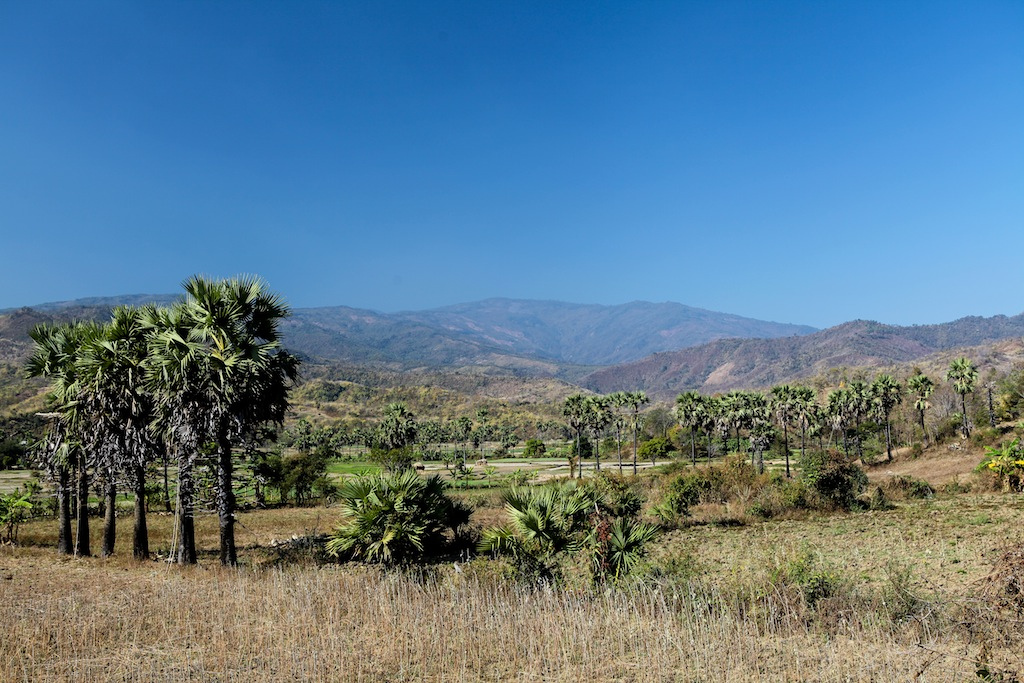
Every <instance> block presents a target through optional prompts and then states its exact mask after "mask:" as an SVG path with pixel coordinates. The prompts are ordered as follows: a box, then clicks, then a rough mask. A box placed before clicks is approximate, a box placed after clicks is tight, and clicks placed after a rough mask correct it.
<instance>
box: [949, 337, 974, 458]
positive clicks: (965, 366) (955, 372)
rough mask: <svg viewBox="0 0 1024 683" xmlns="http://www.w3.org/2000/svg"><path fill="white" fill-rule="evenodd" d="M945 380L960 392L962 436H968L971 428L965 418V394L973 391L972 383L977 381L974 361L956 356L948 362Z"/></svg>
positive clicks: (954, 389)
mask: <svg viewBox="0 0 1024 683" xmlns="http://www.w3.org/2000/svg"><path fill="white" fill-rule="evenodd" d="M946 381H947V382H952V383H953V391H955V392H956V393H958V394H960V405H961V407H962V409H963V426H962V429H963V433H964V438H965V439H967V438H970V436H971V428H970V424H969V422H968V420H967V394H969V393H971V392H972V391H974V385H975V383H976V382H977V381H978V369H977V368H976V367H974V363H972V362H971V361H969V360H968V359H966V358H964V357H962V356H961V357H960V358H957V359H956V360H954V361H953V362H951V363H950V364H949V370H948V371H947V372H946Z"/></svg>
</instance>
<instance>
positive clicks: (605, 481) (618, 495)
mask: <svg viewBox="0 0 1024 683" xmlns="http://www.w3.org/2000/svg"><path fill="white" fill-rule="evenodd" d="M583 485H584V486H585V487H586V488H587V489H589V491H590V495H592V496H593V498H594V500H596V501H597V504H598V506H599V507H600V509H601V510H602V511H603V512H605V513H607V514H609V515H611V516H613V517H636V516H637V515H638V514H639V513H640V508H642V507H643V504H644V497H643V495H642V494H641V493H640V492H639V491H638V490H637V489H636V482H635V480H633V479H632V478H631V479H627V478H625V477H623V476H620V475H617V474H613V473H611V472H606V471H602V472H598V473H597V475H596V476H594V477H591V478H589V479H587V480H585V482H584V484H583Z"/></svg>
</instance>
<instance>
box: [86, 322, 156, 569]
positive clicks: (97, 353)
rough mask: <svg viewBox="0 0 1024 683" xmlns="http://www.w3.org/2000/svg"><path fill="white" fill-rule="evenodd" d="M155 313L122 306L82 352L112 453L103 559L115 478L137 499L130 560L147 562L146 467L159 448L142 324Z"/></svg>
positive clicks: (109, 548) (109, 542)
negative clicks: (121, 476)
mask: <svg viewBox="0 0 1024 683" xmlns="http://www.w3.org/2000/svg"><path fill="white" fill-rule="evenodd" d="M151 315H152V307H149V308H148V309H147V310H146V311H143V310H142V309H138V308H133V307H128V306H121V307H118V308H116V309H114V312H113V315H112V318H111V321H110V323H109V324H107V325H106V326H105V327H104V328H103V330H104V335H103V336H102V337H100V338H97V339H96V340H94V341H93V342H92V343H90V344H88V345H86V346H85V347H84V348H83V352H82V355H81V357H80V361H79V365H80V368H81V373H82V375H83V376H84V377H85V378H87V380H88V383H89V386H90V391H91V393H92V394H93V395H94V396H95V397H96V400H97V401H98V404H99V407H100V411H99V413H100V417H99V420H98V423H97V426H98V427H99V429H100V430H101V431H102V432H103V433H104V434H105V435H106V438H107V440H108V441H109V445H110V448H111V450H112V458H111V461H110V462H109V470H110V472H109V475H108V478H109V479H110V480H109V481H108V496H107V498H108V500H107V523H106V524H105V525H104V526H105V529H104V549H103V552H104V555H109V554H111V553H112V552H113V549H114V548H113V535H114V534H113V532H114V529H113V527H114V522H113V520H114V517H113V515H112V512H113V506H114V500H115V494H116V487H115V485H114V483H113V477H115V476H117V475H118V474H119V473H123V474H124V475H125V476H126V477H127V478H128V480H129V481H130V483H131V486H132V493H133V494H134V497H135V509H134V522H135V523H134V533H133V544H132V554H133V555H134V556H135V557H136V558H137V559H145V558H148V557H149V538H148V528H147V523H146V505H145V502H146V465H147V463H149V462H151V461H152V460H153V459H155V457H156V454H157V452H158V450H160V446H159V444H158V443H157V441H156V440H154V438H153V433H152V432H151V430H150V429H149V426H150V423H151V422H152V420H153V417H154V413H153V408H154V406H153V397H152V396H151V395H150V394H149V392H147V391H146V390H145V387H144V364H145V362H146V355H147V353H148V344H149V338H148V331H147V329H146V326H145V324H144V321H145V319H146V317H147V316H151Z"/></svg>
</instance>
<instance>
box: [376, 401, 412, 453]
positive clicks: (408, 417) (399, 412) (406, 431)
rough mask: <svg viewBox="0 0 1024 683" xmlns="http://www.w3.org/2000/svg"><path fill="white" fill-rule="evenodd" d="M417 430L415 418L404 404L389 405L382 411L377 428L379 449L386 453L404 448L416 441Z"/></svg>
mask: <svg viewBox="0 0 1024 683" xmlns="http://www.w3.org/2000/svg"><path fill="white" fill-rule="evenodd" d="M417 429H418V427H417V424H416V416H415V415H413V414H412V413H411V412H409V409H408V408H406V406H405V404H404V403H402V402H397V403H389V404H388V406H387V408H385V409H384V419H383V420H381V423H380V424H379V425H378V426H377V438H378V441H379V443H380V447H381V448H383V449H385V450H388V451H392V450H395V449H398V448H405V447H406V446H408V445H409V444H411V443H413V442H414V441H415V440H416V432H417Z"/></svg>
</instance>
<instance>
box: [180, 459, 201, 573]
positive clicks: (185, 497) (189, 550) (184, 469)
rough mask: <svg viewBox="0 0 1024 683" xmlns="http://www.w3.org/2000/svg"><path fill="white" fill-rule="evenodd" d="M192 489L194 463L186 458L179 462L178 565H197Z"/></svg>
mask: <svg viewBox="0 0 1024 683" xmlns="http://www.w3.org/2000/svg"><path fill="white" fill-rule="evenodd" d="M192 487H193V482H192V463H191V462H189V461H188V458H187V456H185V457H183V458H181V459H180V460H179V462H178V549H177V557H176V560H177V562H178V564H195V563H196V559H197V558H196V527H195V519H194V518H193V516H192V515H193V512H192V494H193V491H192Z"/></svg>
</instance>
